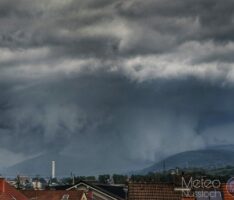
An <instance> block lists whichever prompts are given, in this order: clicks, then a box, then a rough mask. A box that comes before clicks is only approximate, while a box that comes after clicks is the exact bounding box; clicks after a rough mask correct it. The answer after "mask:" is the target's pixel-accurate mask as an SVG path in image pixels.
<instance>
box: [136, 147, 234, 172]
mask: <svg viewBox="0 0 234 200" xmlns="http://www.w3.org/2000/svg"><path fill="white" fill-rule="evenodd" d="M233 155H234V145H225V146H217V147H210V148H207V149H202V150H196V151H186V152H182V153H178V154H175V155H172V156H170V157H168V158H166V159H164V160H161V161H160V162H157V163H155V164H153V165H152V166H150V167H148V168H145V169H143V170H141V171H138V172H136V173H142V174H145V173H148V172H155V171H162V170H163V168H164V167H163V166H164V165H165V169H166V170H169V169H173V168H176V167H179V168H192V167H201V168H220V167H224V166H227V165H232V166H233V165H234V156H233Z"/></svg>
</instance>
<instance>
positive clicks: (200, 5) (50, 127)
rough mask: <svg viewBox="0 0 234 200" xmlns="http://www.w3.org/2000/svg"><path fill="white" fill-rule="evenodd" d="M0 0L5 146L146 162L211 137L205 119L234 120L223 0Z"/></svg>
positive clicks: (229, 21)
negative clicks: (82, 152) (35, 0)
mask: <svg viewBox="0 0 234 200" xmlns="http://www.w3.org/2000/svg"><path fill="white" fill-rule="evenodd" d="M0 7H1V9H0V13H1V14H0V26H1V27H4V28H2V29H1V30H0V46H1V48H0V51H1V55H0V78H1V80H0V91H1V94H0V112H1V115H0V135H1V141H0V145H1V147H2V148H4V149H7V150H9V151H11V152H13V153H18V152H20V153H23V154H25V155H26V154H27V156H31V155H34V154H37V153H41V152H43V151H46V152H49V151H58V152H63V153H67V154H71V153H72V152H74V151H76V152H79V151H81V150H85V152H86V153H87V156H89V157H90V158H91V157H96V156H97V155H100V159H104V157H105V158H108V159H109V160H110V161H111V160H113V159H117V158H118V159H119V160H121V159H127V160H131V161H134V160H135V161H136V160H143V161H144V162H146V161H148V160H151V161H154V160H158V159H160V158H161V157H164V156H167V155H170V154H172V153H176V152H180V151H184V150H189V149H196V148H200V147H204V146H209V145H210V143H209V135H210V132H211V130H213V129H212V128H213V127H215V124H218V126H220V127H221V128H220V129H219V130H223V129H225V127H226V125H227V126H228V125H229V124H232V123H233V115H232V113H233V98H234V96H233V80H234V75H233V74H234V73H233V66H232V65H233V59H232V56H231V55H232V52H233V51H234V47H233V12H232V11H233V7H234V6H233V2H232V1H229V0H224V1H222V2H221V1H211V0H205V1H204V0H199V1H192V0H171V1H169V0H156V1H155V0H154V1H153V0H147V1H138V0H128V1H117V0H116V1H110V0H108V1H107V0H98V1H95V2H94V1H89V0H88V1H72V0H68V1H53V0H50V1H44V0H43V1H37V2H32V1H28V0H19V1H17V3H16V1H1V3H0ZM211 116H214V118H213V117H211ZM218 116H219V117H218ZM216 117H217V118H216ZM230 127H232V126H228V127H227V128H228V130H230ZM229 133H230V132H229V131H228V133H227V134H229ZM212 137H213V141H216V144H219V142H220V143H222V142H228V141H223V140H222V138H220V137H221V136H220V135H219V133H218V132H216V133H215V134H214V135H213V136H212ZM230 137H231V135H230ZM175 141H176V143H177V144H178V145H177V146H175V145H172V144H174V143H175ZM191 141H193V142H192V144H191ZM146 144H147V145H146ZM90 146H92V148H90ZM107 147H108V148H110V147H111V148H112V150H111V151H106V148H107ZM136 147H137V148H136ZM165 147H166V148H165ZM169 147H170V148H169ZM101 155H105V156H101ZM123 155H124V156H123ZM123 157H124V158H123Z"/></svg>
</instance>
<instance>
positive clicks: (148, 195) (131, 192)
mask: <svg viewBox="0 0 234 200" xmlns="http://www.w3.org/2000/svg"><path fill="white" fill-rule="evenodd" d="M128 200H181V193H180V192H177V191H174V185H173V184H166V183H129V186H128Z"/></svg>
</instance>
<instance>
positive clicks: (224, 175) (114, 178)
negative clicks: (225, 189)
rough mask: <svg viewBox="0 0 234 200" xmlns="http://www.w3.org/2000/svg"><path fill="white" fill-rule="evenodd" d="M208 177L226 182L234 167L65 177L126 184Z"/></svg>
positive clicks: (73, 179)
mask: <svg viewBox="0 0 234 200" xmlns="http://www.w3.org/2000/svg"><path fill="white" fill-rule="evenodd" d="M182 176H183V177H185V178H186V177H194V178H201V177H206V178H210V179H219V180H220V181H221V182H226V181H227V180H228V179H229V178H231V177H233V176H234V167H233V166H226V167H223V168H217V169H203V168H189V169H188V168H186V169H176V170H168V171H164V172H150V173H148V174H144V175H140V174H133V175H130V176H127V175H122V174H113V175H109V174H103V175H99V176H97V177H95V176H74V177H72V178H66V179H64V183H66V184H76V183H78V182H80V181H89V182H98V183H101V184H126V183H127V182H129V181H131V182H170V183H172V182H173V183H175V184H176V183H180V181H181V177H182Z"/></svg>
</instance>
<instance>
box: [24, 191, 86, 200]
mask: <svg viewBox="0 0 234 200" xmlns="http://www.w3.org/2000/svg"><path fill="white" fill-rule="evenodd" d="M22 193H23V194H24V195H25V196H27V197H28V198H29V200H30V199H37V200H62V199H63V197H68V198H67V200H82V197H83V195H85V193H84V191H81V190H79V191H75V190H72V191H66V190H22ZM64 200H66V198H64Z"/></svg>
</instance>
